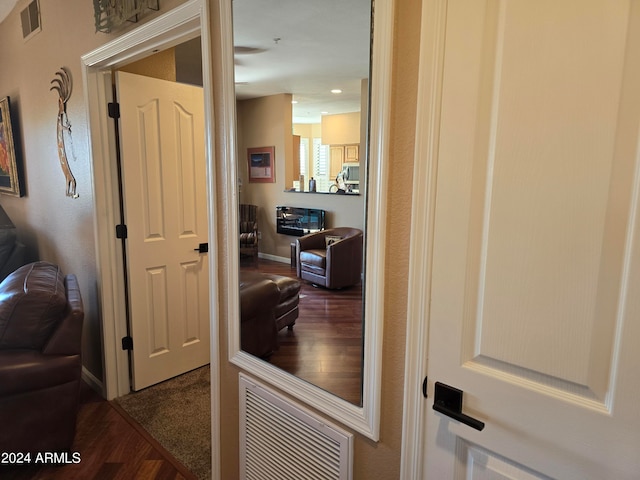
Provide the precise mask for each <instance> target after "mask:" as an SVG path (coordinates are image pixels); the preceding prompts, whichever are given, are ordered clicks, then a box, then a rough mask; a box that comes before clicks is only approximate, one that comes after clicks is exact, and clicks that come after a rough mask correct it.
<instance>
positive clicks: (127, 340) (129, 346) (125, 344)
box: [122, 336, 133, 350]
mask: <svg viewBox="0 0 640 480" xmlns="http://www.w3.org/2000/svg"><path fill="white" fill-rule="evenodd" d="M122 349H123V350H133V338H132V337H129V336H126V337H122Z"/></svg>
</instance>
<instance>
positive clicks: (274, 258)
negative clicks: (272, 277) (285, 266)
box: [258, 253, 291, 263]
mask: <svg viewBox="0 0 640 480" xmlns="http://www.w3.org/2000/svg"><path fill="white" fill-rule="evenodd" d="M258 258H264V259H265V260H272V261H274V262H280V263H291V259H290V258H288V257H279V256H277V255H271V254H269V253H258Z"/></svg>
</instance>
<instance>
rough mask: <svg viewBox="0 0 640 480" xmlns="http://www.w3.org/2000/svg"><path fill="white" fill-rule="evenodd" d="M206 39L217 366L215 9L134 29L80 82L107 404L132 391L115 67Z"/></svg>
mask: <svg viewBox="0 0 640 480" xmlns="http://www.w3.org/2000/svg"><path fill="white" fill-rule="evenodd" d="M198 36H200V37H201V44H202V65H203V68H202V71H203V91H204V103H205V104H204V110H205V132H207V135H206V138H205V155H206V156H207V165H206V172H207V198H208V204H209V210H208V221H209V226H208V230H209V232H208V233H209V251H210V254H209V255H208V260H209V304H210V307H211V308H210V335H211V351H210V358H211V363H215V362H217V359H218V358H219V353H218V323H219V319H218V311H217V308H216V306H217V304H218V281H217V277H216V272H217V270H218V268H217V262H218V260H217V251H218V248H217V243H216V235H215V230H214V226H215V225H216V219H215V212H216V198H215V195H213V192H215V189H214V175H213V171H214V168H213V162H214V153H213V145H214V138H213V128H212V125H213V118H214V116H213V97H212V87H213V83H212V78H211V41H210V32H209V7H208V2H207V1H206V0H190V1H188V2H186V3H184V4H182V5H180V6H178V7H176V8H174V9H173V10H171V11H169V12H167V13H165V14H163V15H161V16H159V17H156V18H155V19H153V20H150V21H149V22H147V23H145V24H143V25H141V26H139V27H137V28H135V29H134V30H131V31H129V32H127V33H125V34H123V35H121V36H119V37H118V38H116V39H114V40H112V41H110V42H108V43H106V44H105V45H103V46H101V47H99V48H97V49H95V50H93V51H91V52H89V53H87V54H85V55H83V56H82V57H81V62H82V66H83V70H82V77H83V84H84V95H85V103H86V105H87V117H88V123H89V130H90V145H89V148H90V152H91V158H92V165H91V166H92V179H93V192H94V219H95V221H94V230H95V238H96V257H97V269H98V275H97V280H98V284H97V294H98V297H99V302H100V310H101V317H102V318H101V320H102V348H103V358H104V360H103V377H104V378H103V395H104V396H105V398H107V399H108V400H111V399H113V398H116V397H119V396H122V395H126V394H127V393H129V391H130V383H129V358H128V354H127V352H126V351H124V350H122V348H121V339H122V338H123V337H124V336H126V332H127V325H126V315H125V295H124V293H125V287H124V275H125V272H124V268H123V264H122V244H121V241H120V240H119V239H117V238H116V235H115V226H116V225H117V224H119V223H120V218H119V211H120V209H119V196H118V178H117V169H116V140H117V139H116V137H115V131H114V128H113V124H112V122H111V120H110V119H109V117H108V112H107V104H108V103H109V102H111V101H113V92H112V73H111V72H112V69H114V68H117V67H120V66H122V65H124V64H127V63H131V62H133V61H136V60H139V59H141V58H144V57H147V56H149V55H151V54H153V53H155V52H156V51H158V50H163V49H166V48H170V47H172V46H175V45H177V44H179V43H182V42H184V41H186V40H190V39H193V38H196V37H198ZM219 384H220V380H219V371H218V368H216V367H212V368H211V390H212V393H215V394H212V395H211V437H212V444H213V445H218V444H219V442H218V439H219V436H220V428H219V410H220V407H219V400H218V395H217V393H218V391H219ZM211 471H212V478H213V479H214V480H215V479H218V478H219V476H220V459H219V452H218V449H216V448H213V449H212V470H211Z"/></svg>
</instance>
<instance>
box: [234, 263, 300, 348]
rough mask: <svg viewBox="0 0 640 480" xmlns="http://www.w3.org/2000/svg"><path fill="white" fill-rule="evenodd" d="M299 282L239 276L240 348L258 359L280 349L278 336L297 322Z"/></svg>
mask: <svg viewBox="0 0 640 480" xmlns="http://www.w3.org/2000/svg"><path fill="white" fill-rule="evenodd" d="M299 292H300V282H299V281H297V280H296V279H294V278H289V277H285V276H282V275H274V274H268V273H260V272H253V271H242V272H240V348H241V349H242V350H243V351H245V352H247V353H250V354H252V355H255V356H257V357H262V358H264V357H268V356H270V355H271V354H272V353H273V352H275V351H276V350H277V349H278V332H279V331H280V330H281V329H283V328H284V327H287V328H288V329H289V330H291V329H292V328H293V325H294V324H295V322H296V319H297V318H298V313H299V310H298V303H299V299H300V296H299Z"/></svg>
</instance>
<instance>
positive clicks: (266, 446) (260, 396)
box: [240, 374, 353, 480]
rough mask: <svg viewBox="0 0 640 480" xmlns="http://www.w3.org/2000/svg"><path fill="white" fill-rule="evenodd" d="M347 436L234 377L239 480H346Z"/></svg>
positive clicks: (250, 382)
mask: <svg viewBox="0 0 640 480" xmlns="http://www.w3.org/2000/svg"><path fill="white" fill-rule="evenodd" d="M352 452H353V435H352V434H350V433H349V432H346V431H344V430H342V429H340V428H338V427H337V426H335V425H331V424H329V423H328V422H326V421H325V420H324V419H322V418H321V417H318V416H316V415H315V414H313V413H312V412H310V411H308V410H306V409H304V408H303V407H301V406H300V405H297V404H294V403H293V402H291V401H290V400H288V399H285V398H284V397H283V396H281V395H278V394H276V393H275V392H274V391H273V390H270V389H268V388H267V387H266V386H264V385H260V384H258V383H257V382H255V381H254V380H252V379H249V378H248V377H246V376H244V375H242V374H240V478H242V479H247V480H291V479H295V480H333V479H335V480H351V477H352V468H353V453H352Z"/></svg>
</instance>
